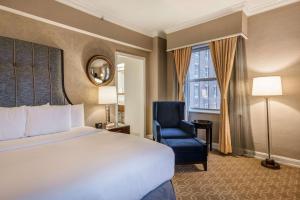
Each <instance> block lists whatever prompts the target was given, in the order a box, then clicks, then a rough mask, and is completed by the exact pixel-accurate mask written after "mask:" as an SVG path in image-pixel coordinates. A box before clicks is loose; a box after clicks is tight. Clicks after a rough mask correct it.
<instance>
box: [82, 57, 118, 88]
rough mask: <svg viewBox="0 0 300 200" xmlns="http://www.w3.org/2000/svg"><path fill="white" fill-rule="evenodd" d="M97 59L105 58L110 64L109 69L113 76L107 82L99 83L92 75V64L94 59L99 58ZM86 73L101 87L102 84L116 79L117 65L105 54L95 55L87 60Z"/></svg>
mask: <svg viewBox="0 0 300 200" xmlns="http://www.w3.org/2000/svg"><path fill="white" fill-rule="evenodd" d="M97 59H102V60H105V61H106V62H107V63H108V65H109V69H110V71H111V76H110V77H109V79H108V80H107V81H106V82H103V83H100V84H99V83H97V82H96V81H95V80H94V79H93V78H92V76H91V74H90V70H89V69H90V65H91V64H92V63H93V61H94V60H97ZM86 75H87V77H88V78H89V80H90V81H91V82H92V83H93V84H94V85H96V86H98V87H100V86H105V85H108V84H109V83H110V82H111V81H112V80H113V79H114V76H115V67H114V65H113V64H112V62H111V61H110V60H109V59H108V58H107V57H105V56H103V55H95V56H92V57H91V58H90V59H89V60H88V62H87V65H86Z"/></svg>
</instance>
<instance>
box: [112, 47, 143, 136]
mask: <svg viewBox="0 0 300 200" xmlns="http://www.w3.org/2000/svg"><path fill="white" fill-rule="evenodd" d="M118 56H126V57H129V58H134V59H139V60H141V61H142V63H143V66H142V67H143V75H142V76H143V77H142V79H143V83H144V84H143V91H144V92H143V97H144V102H143V108H144V109H143V110H144V114H143V115H144V128H143V132H144V133H143V137H145V136H146V127H147V125H146V123H147V119H146V117H147V115H146V88H147V86H146V83H147V82H146V57H143V56H137V55H134V54H129V53H124V52H121V51H116V52H115V74H116V76H115V77H116V79H115V84H116V86H117V80H118V71H117V70H118V66H117V57H118ZM117 89H118V88H117ZM125 98H126V95H125ZM115 110H116V112H115V116H116V120H117V122H118V103H117V104H116V109H115ZM125 112H126V110H125Z"/></svg>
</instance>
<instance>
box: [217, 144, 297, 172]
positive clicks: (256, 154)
mask: <svg viewBox="0 0 300 200" xmlns="http://www.w3.org/2000/svg"><path fill="white" fill-rule="evenodd" d="M212 148H213V149H216V150H219V144H218V143H213V144H212ZM245 154H246V155H249V156H254V158H256V159H259V160H264V159H266V158H267V156H268V154H267V153H263V152H259V151H252V150H248V149H246V150H245ZM271 157H272V158H273V159H274V160H275V161H276V162H278V163H280V164H284V165H288V166H292V167H298V168H300V160H297V159H294V158H289V157H285V156H278V155H272V156H271Z"/></svg>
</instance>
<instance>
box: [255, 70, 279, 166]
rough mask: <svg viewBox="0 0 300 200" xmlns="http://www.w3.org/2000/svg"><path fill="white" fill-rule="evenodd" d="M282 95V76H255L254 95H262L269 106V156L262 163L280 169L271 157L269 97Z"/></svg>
mask: <svg viewBox="0 0 300 200" xmlns="http://www.w3.org/2000/svg"><path fill="white" fill-rule="evenodd" d="M278 95H282V85H281V78H280V76H265V77H257V78H253V86H252V96H262V97H264V98H265V100H266V108H267V137H268V138H267V139H268V158H266V159H265V160H263V161H262V162H261V165H262V166H264V167H267V168H271V169H280V165H279V164H278V163H276V162H275V160H273V159H271V152H270V148H271V147H270V122H269V98H270V97H271V96H278Z"/></svg>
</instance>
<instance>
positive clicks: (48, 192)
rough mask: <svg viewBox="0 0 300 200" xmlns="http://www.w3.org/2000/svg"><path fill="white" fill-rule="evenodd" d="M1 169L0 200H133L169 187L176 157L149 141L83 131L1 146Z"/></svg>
mask: <svg viewBox="0 0 300 200" xmlns="http://www.w3.org/2000/svg"><path fill="white" fill-rule="evenodd" d="M0 169H1V170H0V177H1V179H0V188H1V192H0V199H7V200H8V199H30V200H31V199H32V200H35V199H36V200H41V199H49V200H53V199H72V200H76V199H105V200H109V199H112V200H115V199H116V200H117V199H123V200H126V199H128V200H134V199H142V198H145V199H146V198H147V194H148V193H150V192H151V191H153V190H155V189H156V188H159V186H161V185H162V184H164V183H165V187H167V184H170V183H168V181H170V180H171V179H172V177H173V174H174V155H173V152H172V150H171V149H169V148H168V147H166V146H164V145H161V144H157V143H155V142H153V141H151V140H147V139H142V138H138V137H136V136H128V135H125V134H121V133H111V132H107V131H104V130H102V131H99V130H97V129H94V128H91V127H82V128H75V129H72V130H71V131H68V132H61V133H55V134H49V135H41V136H35V137H27V138H22V139H16V140H8V141H1V142H0ZM166 195H167V196H165V198H169V197H168V195H171V194H166ZM161 199H163V198H161Z"/></svg>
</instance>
